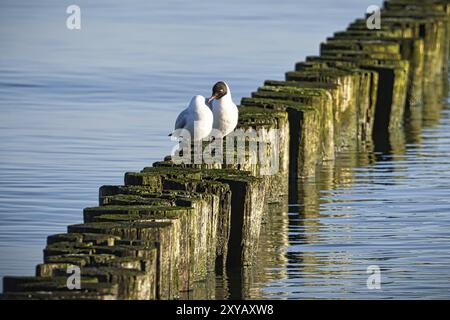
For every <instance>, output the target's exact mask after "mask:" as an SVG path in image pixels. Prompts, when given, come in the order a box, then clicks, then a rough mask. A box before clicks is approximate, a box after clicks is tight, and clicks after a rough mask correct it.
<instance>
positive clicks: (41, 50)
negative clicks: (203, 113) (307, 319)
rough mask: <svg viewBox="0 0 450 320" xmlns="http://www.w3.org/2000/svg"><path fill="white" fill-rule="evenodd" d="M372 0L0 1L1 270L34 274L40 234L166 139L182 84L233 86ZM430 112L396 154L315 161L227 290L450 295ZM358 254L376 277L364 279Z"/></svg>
mask: <svg viewBox="0 0 450 320" xmlns="http://www.w3.org/2000/svg"><path fill="white" fill-rule="evenodd" d="M373 3H374V1H373V0H343V1H339V4H337V3H336V2H335V1H330V0H314V1H312V0H308V1H301V2H300V1H295V0H287V1H283V2H279V1H274V0H263V1H261V0H259V1H256V0H251V1H245V3H243V2H242V1H238V0H231V1H214V2H212V1H198V0H197V1H189V2H188V1H181V0H171V1H168V0H165V1H162V0H152V1H143V0H133V1H127V2H126V3H125V2H114V3H111V1H106V0H101V1H96V2H95V4H93V3H92V1H87V0H77V1H76V4H77V5H79V6H80V7H81V13H82V30H81V31H70V30H68V29H67V28H66V27H65V19H66V17H67V15H66V13H65V10H66V7H67V6H68V5H70V4H73V2H65V1H63V2H61V1H56V0H54V1H51V0H42V1H39V3H38V2H36V1H31V0H29V1H23V0H2V1H1V3H0V40H1V43H2V49H1V50H0V110H1V111H0V112H1V117H0V136H1V138H0V277H3V276H4V275H31V274H33V273H34V266H35V265H36V264H37V263H40V262H41V261H42V249H43V247H44V245H45V240H46V237H47V236H48V235H50V234H54V233H60V232H65V231H66V226H67V225H69V224H74V223H80V222H81V220H82V214H81V212H82V208H84V207H87V206H94V205H96V204H97V192H98V187H99V186H100V185H103V184H120V183H122V180H123V173H124V172H126V171H135V170H140V169H141V168H142V167H144V166H146V165H149V164H150V163H152V162H153V161H156V160H159V159H161V158H162V157H163V156H164V155H166V154H168V153H169V151H170V149H171V144H170V142H169V141H168V140H167V133H168V132H169V130H170V129H171V127H172V124H173V120H174V119H175V117H176V115H177V113H178V112H179V110H180V109H181V108H183V107H184V106H185V105H186V103H187V102H188V101H189V99H190V98H191V96H192V95H193V94H203V95H208V94H209V93H210V87H211V85H212V84H213V83H214V82H215V81H217V80H219V79H224V80H227V81H228V82H229V83H230V84H231V87H232V91H233V95H234V99H235V101H239V100H240V98H241V97H243V96H247V95H248V94H249V93H250V92H251V91H253V90H254V89H255V88H256V87H257V86H259V85H261V83H262V81H263V80H265V79H282V78H283V74H284V72H285V71H287V70H291V69H292V68H293V64H294V62H296V61H299V60H303V59H304V58H305V56H307V55H311V54H317V53H318V48H319V43H320V41H323V40H324V39H325V38H326V37H327V36H329V35H331V34H332V32H335V31H338V30H343V29H344V28H345V27H346V26H347V24H348V23H350V22H351V21H352V20H353V19H354V18H357V17H361V16H362V15H363V14H364V11H365V9H366V8H367V7H368V6H369V5H370V4H373ZM375 3H381V1H375ZM437 118H439V116H436V117H435V119H437ZM435 122H437V121H435ZM434 125H435V126H428V127H427V129H425V130H424V131H423V133H422V131H421V130H418V132H417V133H416V134H415V137H421V139H419V138H418V139H416V140H421V141H416V140H414V141H412V142H407V143H405V144H403V149H405V148H406V150H407V151H406V152H405V153H404V154H401V155H400V156H396V155H393V156H391V158H389V157H387V158H386V159H381V160H384V161H378V162H376V161H375V160H376V159H375V160H371V161H367V163H364V165H362V163H360V162H358V161H356V162H355V161H354V159H355V158H358V159H360V161H363V160H361V158H364V157H367V158H373V157H372V155H371V154H370V153H368V154H366V155H364V154H360V153H358V154H354V153H351V152H348V153H347V154H344V155H341V157H340V158H338V160H337V161H336V164H332V165H331V164H330V165H329V166H325V167H324V168H322V170H321V175H320V177H321V179H320V180H317V181H318V182H317V183H316V181H311V182H309V183H307V184H305V186H304V190H303V191H302V192H304V194H305V196H304V201H303V203H304V205H292V206H290V207H289V208H288V209H286V210H285V211H283V210H281V211H280V210H276V213H274V214H273V215H272V217H273V221H272V222H271V224H270V225H269V226H268V227H267V230H266V231H265V233H264V234H263V240H262V241H263V243H265V244H266V247H265V249H266V250H265V252H262V253H261V257H265V258H266V259H265V260H266V263H264V264H261V268H255V269H254V270H252V271H251V272H252V273H253V278H252V279H253V280H252V282H251V283H250V284H249V285H246V286H245V287H243V288H240V289H238V292H234V291H232V290H229V289H226V290H224V291H225V292H224V293H222V294H223V296H224V297H229V296H235V295H236V296H242V297H245V298H254V297H262V298H271V297H273V298H303V297H308V298H309V297H311V298H316V297H330V298H340V297H343V296H349V297H352V298H359V297H367V296H370V297H380V298H384V297H407V298H415V297H418V296H420V297H427V296H433V297H449V292H448V288H449V286H448V280H447V278H450V275H449V271H448V270H449V268H448V262H449V256H450V253H448V252H449V250H448V247H447V246H446V245H445V242H448V237H449V234H448V232H446V229H447V230H448V218H449V217H450V214H449V212H450V210H447V209H448V204H447V203H446V191H448V190H447V189H446V188H448V187H446V181H447V180H446V179H445V175H446V174H447V173H448V172H449V170H448V169H449V168H448V162H447V157H446V155H447V154H448V152H449V149H448V143H446V139H448V134H447V132H449V130H448V128H449V123H448V114H447V113H446V112H445V111H444V113H443V115H442V119H441V123H440V124H439V125H438V126H436V123H434ZM375 158H377V157H376V156H375ZM346 159H353V160H351V161H350V160H349V161H347V160H346ZM378 160H380V159H378ZM363 162H364V161H363ZM332 176H334V178H330V179H329V180H327V179H325V177H332ZM447 194H448V192H447ZM280 230H281V231H283V232H280ZM274 252H275V253H274ZM369 263H370V264H377V265H379V266H380V267H381V268H382V281H383V284H382V291H380V292H374V291H368V290H367V289H365V288H366V287H365V281H366V278H367V275H366V273H365V271H366V267H367V265H368V264H369Z"/></svg>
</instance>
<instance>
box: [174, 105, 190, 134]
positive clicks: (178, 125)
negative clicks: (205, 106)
mask: <svg viewBox="0 0 450 320" xmlns="http://www.w3.org/2000/svg"><path fill="white" fill-rule="evenodd" d="M187 117H188V109H185V110H183V111H182V112H181V113H180V114H179V115H178V117H177V120H175V130H177V129H182V128H184V127H185V125H186V121H187Z"/></svg>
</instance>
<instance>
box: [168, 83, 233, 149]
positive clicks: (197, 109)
mask: <svg viewBox="0 0 450 320" xmlns="http://www.w3.org/2000/svg"><path fill="white" fill-rule="evenodd" d="M237 123H238V108H237V106H236V105H235V104H234V102H233V100H232V98H231V92H230V87H229V86H228V85H227V84H226V83H225V82H224V81H219V82H217V83H216V84H215V85H214V86H213V88H212V95H211V97H210V98H208V99H206V98H205V97H203V96H200V95H197V96H195V97H193V98H192V100H191V102H190V103H189V106H188V107H187V108H186V109H185V110H183V111H182V112H181V113H180V114H179V115H178V118H177V120H176V121H175V131H174V132H172V133H171V134H169V136H173V137H176V138H183V139H186V137H184V136H183V131H184V130H187V132H189V134H190V139H191V140H193V141H199V140H203V139H204V138H206V137H208V136H209V135H210V133H211V131H212V130H213V129H216V130H218V131H219V132H220V133H221V134H222V137H225V136H226V135H228V134H229V133H231V132H232V131H233V130H234V129H235V128H236V125H237ZM182 129H184V130H182Z"/></svg>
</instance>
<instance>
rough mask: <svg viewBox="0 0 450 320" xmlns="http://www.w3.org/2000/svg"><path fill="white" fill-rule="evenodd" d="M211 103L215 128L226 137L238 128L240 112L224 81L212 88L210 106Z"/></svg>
mask: <svg viewBox="0 0 450 320" xmlns="http://www.w3.org/2000/svg"><path fill="white" fill-rule="evenodd" d="M211 102H212V107H211V109H212V113H213V115H214V123H213V128H214V129H217V130H220V131H221V132H222V134H223V136H224V137H225V136H226V135H228V134H230V133H231V132H233V130H234V129H235V128H236V126H237V123H238V116H239V111H238V108H237V106H236V105H235V104H234V102H233V99H232V98H231V91H230V87H229V86H228V85H227V84H226V83H225V82H224V81H219V82H217V83H216V84H215V85H214V87H213V88H212V96H211V97H210V98H209V99H208V104H210V103H211Z"/></svg>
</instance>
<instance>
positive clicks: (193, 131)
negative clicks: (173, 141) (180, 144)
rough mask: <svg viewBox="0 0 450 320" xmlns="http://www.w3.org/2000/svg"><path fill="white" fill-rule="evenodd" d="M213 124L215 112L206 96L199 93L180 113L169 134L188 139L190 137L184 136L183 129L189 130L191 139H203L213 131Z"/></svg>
mask: <svg viewBox="0 0 450 320" xmlns="http://www.w3.org/2000/svg"><path fill="white" fill-rule="evenodd" d="M212 125H213V114H212V112H211V109H210V108H209V107H208V105H207V104H206V98H205V97H203V96H200V95H197V96H194V97H193V98H192V99H191V102H190V103H189V106H188V107H187V108H186V109H184V110H183V111H182V112H181V113H180V114H179V115H178V117H177V120H176V121H175V130H174V131H173V132H172V133H171V134H169V136H173V137H177V138H182V139H184V140H186V139H188V137H186V136H183V131H184V130H187V131H188V132H189V134H190V139H191V140H193V141H199V140H203V139H204V138H206V137H208V136H209V134H210V133H211V130H212ZM182 129H184V130H182Z"/></svg>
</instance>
